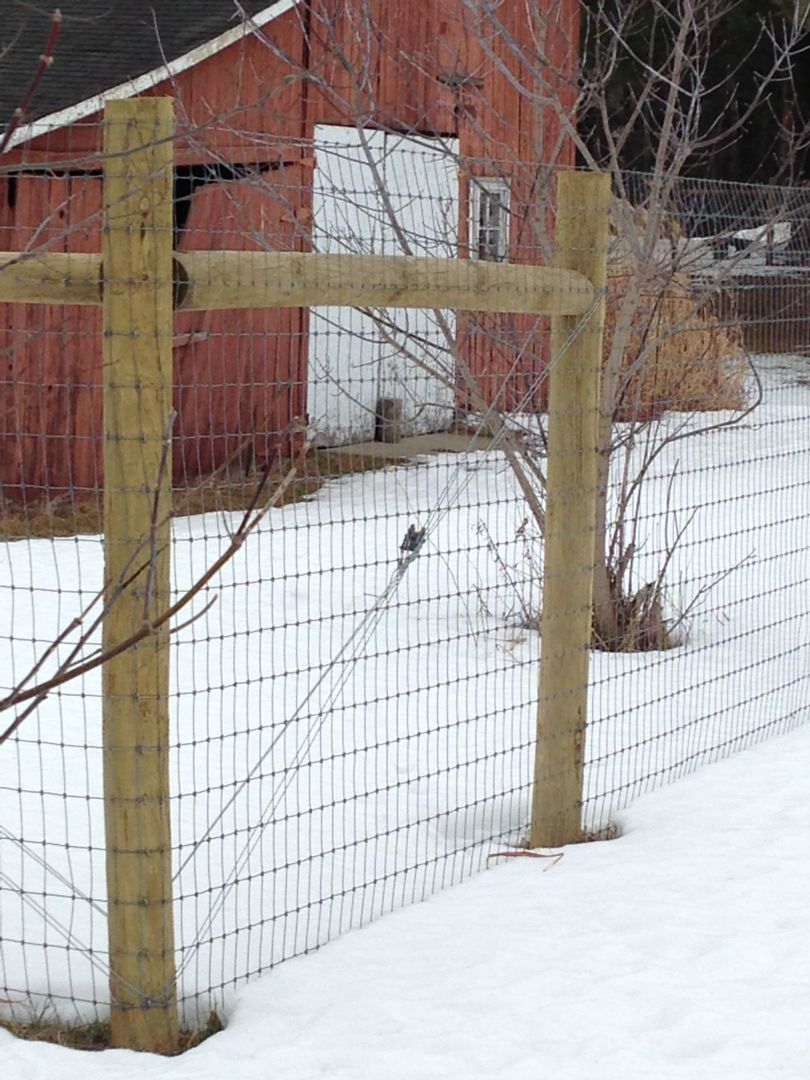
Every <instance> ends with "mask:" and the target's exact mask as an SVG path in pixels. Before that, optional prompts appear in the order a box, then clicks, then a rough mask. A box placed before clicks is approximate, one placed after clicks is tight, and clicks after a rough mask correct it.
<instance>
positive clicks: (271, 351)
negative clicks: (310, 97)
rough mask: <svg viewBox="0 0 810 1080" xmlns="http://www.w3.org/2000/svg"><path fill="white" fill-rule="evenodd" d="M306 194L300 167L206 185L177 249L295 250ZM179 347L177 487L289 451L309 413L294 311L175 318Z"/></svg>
mask: <svg viewBox="0 0 810 1080" xmlns="http://www.w3.org/2000/svg"><path fill="white" fill-rule="evenodd" d="M308 187H309V184H308V183H307V182H306V180H305V167H304V166H302V165H300V164H292V165H286V166H282V167H280V168H278V169H274V170H272V171H271V172H268V173H264V174H257V175H256V176H255V177H254V178H252V179H247V180H242V181H232V182H230V183H217V184H212V185H210V186H206V187H202V188H200V189H199V190H198V191H197V192H196V194H195V195H194V196H193V198H192V202H191V211H190V213H189V217H188V221H187V222H186V226H185V228H184V230H183V233H182V235H181V237H180V242H179V250H180V251H181V252H182V251H200V250H201V251H205V250H217V249H219V250H227V249H229V250H232V251H255V250H275V251H290V250H296V249H299V248H300V247H301V244H302V235H303V234H302V226H301V224H300V218H301V211H302V208H303V204H304V199H305V193H306V192H307V190H308ZM175 341H176V342H177V346H176V348H175V354H174V368H175V383H176V393H175V408H176V410H177V416H178V419H177V427H176V436H177V437H176V441H175V453H174V463H175V476H176V478H177V479H178V480H189V479H192V478H196V477H199V476H203V475H206V474H207V473H210V472H212V471H213V470H214V469H216V468H218V467H219V466H220V465H221V464H222V463H223V462H225V461H227V460H228V459H229V458H231V457H232V456H233V455H234V454H237V453H238V455H239V461H238V462H237V464H241V465H242V466H243V467H244V466H247V465H249V464H251V463H253V462H255V461H258V462H259V463H261V462H263V461H265V460H266V459H267V457H268V455H270V454H273V453H274V452H275V451H276V449H278V448H279V446H280V445H281V444H285V443H286V444H287V446H289V443H290V432H289V425H290V421H291V420H292V418H293V417H303V415H304V410H305V402H304V390H305V382H306V368H305V363H304V358H305V357H306V322H305V319H304V312H302V310H301V309H300V308H282V309H276V310H257V311H209V312H202V311H201V312H186V313H184V312H180V313H178V315H177V316H176V317H175ZM281 448H282V449H285V446H284V445H281Z"/></svg>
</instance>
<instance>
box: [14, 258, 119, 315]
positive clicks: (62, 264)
mask: <svg viewBox="0 0 810 1080" xmlns="http://www.w3.org/2000/svg"><path fill="white" fill-rule="evenodd" d="M0 301H2V302H4V303H12V304H79V305H83V306H84V305H89V304H101V256H100V255H83V254H80V253H79V252H64V251H43V252H37V253H35V254H30V253H29V252H20V251H0Z"/></svg>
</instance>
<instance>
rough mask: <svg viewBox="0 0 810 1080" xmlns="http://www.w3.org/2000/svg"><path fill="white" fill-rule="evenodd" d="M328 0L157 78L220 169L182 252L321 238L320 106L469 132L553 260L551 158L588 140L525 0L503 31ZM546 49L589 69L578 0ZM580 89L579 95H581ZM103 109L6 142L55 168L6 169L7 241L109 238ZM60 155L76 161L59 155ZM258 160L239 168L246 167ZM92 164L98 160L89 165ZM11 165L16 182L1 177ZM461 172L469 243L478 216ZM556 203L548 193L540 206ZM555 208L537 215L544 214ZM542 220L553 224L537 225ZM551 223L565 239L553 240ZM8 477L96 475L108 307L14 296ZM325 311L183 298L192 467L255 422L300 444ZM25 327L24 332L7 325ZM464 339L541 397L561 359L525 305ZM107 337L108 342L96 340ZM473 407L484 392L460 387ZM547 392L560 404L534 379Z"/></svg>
mask: <svg viewBox="0 0 810 1080" xmlns="http://www.w3.org/2000/svg"><path fill="white" fill-rule="evenodd" d="M358 4H359V5H360V7H361V8H362V10H360V7H358V6H356V5H355V6H353V5H352V3H349V2H343V0H312V3H311V5H310V6H309V8H308V9H306V10H305V9H304V8H303V7H301V8H299V9H294V10H291V11H289V12H287V13H286V14H285V15H283V16H282V17H280V18H279V19H278V20H276V21H274V22H273V23H271V24H269V25H268V26H267V27H266V28H265V30H264V31H262V32H261V33H260V35H259V36H257V37H248V38H246V39H244V40H243V41H241V42H239V43H236V44H234V45H233V46H231V47H230V48H228V49H227V50H224V51H223V52H222V53H220V54H218V55H217V56H215V57H211V58H209V59H208V60H206V61H204V62H202V63H200V64H199V65H198V66H197V67H195V68H193V69H191V70H189V71H187V72H184V73H182V74H181V75H180V76H178V77H177V78H176V79H174V80H171V81H166V82H164V83H162V84H160V85H159V86H157V87H155V88H154V91H153V93H154V94H167V95H172V96H174V97H175V98H176V99H177V102H178V106H177V115H178V122H179V127H180V131H181V137H180V138H179V140H178V144H177V163H178V166H180V167H187V166H188V167H190V166H200V165H202V164H208V165H211V166H214V167H216V169H218V170H220V171H219V182H218V183H217V184H208V185H204V186H199V187H197V188H196V189H195V190H194V192H193V194H192V195H191V197H190V200H189V213H188V218H187V220H186V222H185V226H184V228H183V230H182V232H181V233H180V236H179V238H178V243H179V246H180V248H181V249H191V248H195V249H198V250H199V249H205V248H212V249H216V248H224V247H230V248H240V247H244V248H250V247H251V246H256V244H257V243H261V244H263V245H266V246H269V247H271V248H279V249H298V250H307V249H308V247H309V245H310V241H311V237H310V220H311V196H312V192H311V171H312V166H313V158H312V138H313V134H314V127H315V124H317V123H324V124H341V123H343V124H348V123H354V120H355V117H360V118H361V119H362V123H363V125H364V126H374V125H378V126H384V127H387V128H393V129H395V130H416V131H419V132H422V133H424V134H431V135H435V134H439V135H448V136H454V137H457V138H458V139H459V143H460V147H461V155H462V176H464V175H465V174H466V175H478V176H488V175H495V176H506V177H508V178H509V179H510V182H511V184H512V217H513V222H512V228H511V235H510V258H511V259H513V260H516V261H530V262H534V261H542V259H543V258H545V256H546V254H547V251H545V250H543V244H542V243H541V242H540V239H539V238H538V233H543V232H544V231H545V233H546V234H548V232H549V228H548V227H549V225H550V223H551V222H552V220H553V214H552V213H551V202H550V198H549V196H548V193H547V191H546V188H548V186H549V172H550V170H549V169H548V168H546V169H538V168H537V161H538V157H540V158H542V159H544V160H545V161H547V162H561V163H563V164H565V163H570V161H571V154H572V146H571V143H570V140H566V139H565V138H564V132H563V128H562V126H561V123H560V119H559V117H558V116H557V115H556V113H555V112H553V111H552V110H545V111H543V112H542V113H541V114H538V113H537V110H536V109H535V106H534V102H533V101H532V100H531V98H530V96H528V95H526V94H525V93H524V94H522V93H521V92H520V89H519V84H520V83H523V84H526V83H527V71H526V70H525V69H524V61H523V59H522V52H521V50H526V49H528V47H529V45H530V43H531V40H532V33H533V32H536V27H533V28H532V27H530V26H529V24H528V23H527V22H526V18H527V15H526V7H525V6H524V5H522V4H519V3H514V4H507V5H501V6H500V7H499V8H498V9H497V11H498V17H499V18H503V19H505V20H506V21H505V23H504V27H503V32H499V33H494V32H493V29H492V27H491V26H490V27H488V28H487V27H481V26H480V25H476V24H475V23H474V22H473V21H472V16H471V14H470V8H471V7H472V5H470V6H469V7H468V5H466V4H465V3H463V0H458V2H456V3H451V2H448V0H415V2H414V3H411V4H409V5H407V6H402V7H399V8H394V7H392V6H391V5H390V4H385V3H384V2H383V0H363V3H362V4H360V0H358ZM549 6H550V8H552V9H553V11H554V12H555V14H554V17H553V19H551V21H550V22H549V24H548V25H547V26H546V27H545V29H544V33H545V34H546V38H545V46H544V47H545V48H546V50H547V52H548V55H549V57H551V58H552V60H553V64H552V67H554V66H555V65H559V67H560V68H561V69H566V70H569V71H570V70H572V68H573V63H574V52H573V51H572V42H574V41H575V40H576V11H577V4H576V3H575V2H574V0H566V2H565V3H563V4H559V5H557V4H555V5H552V4H550V5H549ZM564 96H565V95H564V94H563V97H564ZM99 150H100V118H99V117H98V116H96V117H91V118H90V119H89V120H87V121H85V122H82V123H81V124H77V125H74V126H72V127H70V128H66V129H63V130H62V131H58V132H53V133H51V134H50V135H49V136H47V137H42V138H40V139H38V140H35V141H33V142H32V143H30V144H28V145H27V146H26V147H23V148H21V149H20V150H18V151H15V152H14V153H13V154H12V155H11V156H9V157H8V158H7V161H8V163H9V164H13V162H14V161H15V160H16V161H17V162H18V163H19V164H21V165H26V166H27V167H28V168H29V170H30V169H31V168H32V167H36V166H40V167H43V163H44V161H45V160H47V161H48V162H49V163H50V172H49V173H48V174H47V175H46V174H44V173H43V174H40V175H34V174H32V173H31V172H30V171H29V172H26V173H23V174H21V175H19V177H18V178H17V180H16V202H15V205H14V206H13V207H11V206H10V205H9V200H8V198H7V195H8V191H7V190H6V192H5V194H6V198H4V197H3V194H4V192H3V189H2V187H1V186H0V229H2V241H0V246H2V247H3V248H7V249H10V250H19V249H21V248H24V247H25V246H26V245H29V244H33V245H34V246H39V245H40V244H42V243H44V242H48V243H50V244H56V245H60V246H63V247H64V249H65V250H89V251H98V250H99V249H100V246H101V237H100V231H99V229H100V224H99V216H100V205H101V182H100V176H99V170H100V161H99V158H98V153H99ZM60 161H61V165H60ZM234 165H239V166H243V167H244V168H242V169H241V170H240V171H237V172H233V173H232V175H228V173H227V167H229V166H234ZM88 174H92V175H88ZM3 183H5V184H6V185H8V181H7V180H6V181H3V180H0V185H2V184H3ZM467 198H468V196H467V185H466V184H465V182H464V180H463V179H462V190H461V200H462V210H461V222H460V225H461V230H460V232H461V242H462V254H463V253H464V243H465V237H466V232H467V224H468V222H467V217H468V212H469V211H468V201H467ZM538 206H539V207H540V208H541V209H540V210H539V212H538V210H537V209H536V208H537V207H538ZM535 215H536V216H535ZM538 222H540V223H541V227H540V228H539V229H538V228H537V223H538ZM547 239H548V237H546V240H547ZM0 316H1V317H2V323H0V356H2V361H3V370H4V372H5V374H4V376H3V378H4V381H3V383H2V385H0V444H1V445H2V450H3V458H2V464H1V465H0V470H1V471H0V480H2V484H3V491H4V493H6V494H9V493H12V492H14V491H16V492H17V493H18V494H19V492H20V491H21V490H22V487H21V485H24V487H25V490H26V492H27V493H28V496H29V497H31V496H32V495H33V494H35V493H37V492H38V493H40V494H42V495H46V496H53V495H57V494H59V492H61V491H63V490H66V489H68V488H71V489H76V488H79V489H85V490H87V491H93V490H95V489H96V487H97V484H98V481H99V470H100V456H101V455H100V442H99V436H100V429H101V389H100V337H99V332H100V327H99V317H100V316H99V313H98V312H96V311H92V310H89V309H65V310H63V311H60V310H59V309H55V308H45V307H43V308H37V307H30V306H13V307H9V306H6V308H5V310H4V311H3V312H0ZM307 322H308V315H307V313H306V312H301V311H300V310H294V311H281V312H262V311H257V312H234V311H232V312H222V313H211V314H194V315H192V314H180V315H178V317H177V320H176V327H175V341H176V349H175V361H176V370H177V373H178V376H177V377H178V389H177V399H176V405H177V412H178V422H177V425H178V426H177V433H176V434H177V441H176V464H175V470H176V478H177V479H178V480H179V479H180V478H181V477H183V478H186V479H189V480H191V479H192V478H194V477H197V476H200V475H205V474H206V473H208V472H210V470H211V469H213V468H216V467H217V466H218V465H220V464H221V463H222V462H223V461H224V460H226V459H227V458H228V457H229V456H230V455H231V454H233V452H234V450H235V449H236V448H237V447H238V446H240V445H241V444H242V442H243V441H244V440H245V438H246V436H247V435H248V434H250V433H255V435H256V437H255V439H253V440H251V441H249V444H248V445H247V446H246V447H245V448H244V452H243V454H242V456H241V461H242V464H243V465H244V464H247V463H248V462H250V461H261V460H263V459H265V458H266V457H267V456H268V455H270V454H272V453H275V452H276V450H277V449H279V448H280V447H282V446H283V443H284V440H285V439H286V438H287V433H288V431H289V427H290V424H291V421H292V419H293V417H296V416H302V415H305V413H306V407H307V406H306V400H305V386H306V358H307ZM9 326H13V328H14V329H13V331H10V330H8V329H7V328H8V327H9ZM462 330H463V332H462V345H463V349H464V353H465V355H466V356H467V358H468V361H469V364H470V367H471V369H472V371H473V374H474V375H475V377H476V378H477V380H478V381H479V385H480V389H481V391H482V393H483V395H484V397H485V399H486V400H488V401H491V400H494V399H495V396H496V395H498V394H500V395H501V396H500V397H499V398H498V400H499V403H500V402H502V403H504V404H505V405H506V406H507V407H517V406H518V405H520V404H521V403H523V404H524V405H525V404H526V388H527V387H529V386H531V385H532V384H533V382H535V381H536V375H537V373H538V371H540V370H542V367H543V365H544V363H545V362H546V358H547V337H548V327H547V325H546V324H545V323H544V322H543V321H542V320H536V319H527V318H522V317H508V318H506V317H503V318H501V317H495V316H487V317H483V316H480V317H475V316H472V317H470V318H468V319H466V320H465V322H464V324H463V326H462ZM96 341H97V342H98V343H99V344H98V346H97V347H96V346H95V345H94V344H92V343H93V342H96ZM459 400H460V404H462V405H466V404H469V402H467V401H466V399H465V395H464V393H463V392H461V391H460V395H459ZM533 404H535V405H539V404H542V392H541V395H540V398H538V397H537V394H536V393H535V396H534V399H533Z"/></svg>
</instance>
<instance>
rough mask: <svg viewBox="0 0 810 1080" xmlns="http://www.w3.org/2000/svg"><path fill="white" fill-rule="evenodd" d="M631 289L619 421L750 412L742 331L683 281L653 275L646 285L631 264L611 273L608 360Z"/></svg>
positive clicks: (621, 379) (615, 268)
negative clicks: (721, 317)
mask: <svg viewBox="0 0 810 1080" xmlns="http://www.w3.org/2000/svg"><path fill="white" fill-rule="evenodd" d="M631 289H633V290H634V291H637V292H638V297H637V299H636V300H635V301H634V302H632V305H631V307H630V312H631V314H632V317H631V318H630V319H629V328H628V330H627V332H626V336H625V339H624V348H623V353H622V357H621V362H620V382H619V390H618V394H617V412H616V418H617V419H619V420H650V419H653V418H655V417H657V416H661V415H662V414H663V413H665V412H668V411H675V412H695V411H697V412H706V411H709V410H716V409H735V410H736V409H741V408H743V407H744V406H745V403H746V396H747V390H746V385H747V376H748V374H749V368H748V362H747V359H746V355H745V350H744V347H743V340H742V334H741V332H740V328H739V326H738V325H734V324H731V325H729V324H724V323H722V322H721V321H720V320H719V319H718V318H717V316H716V315H715V314H714V313H713V312H712V311H711V310H709V309H708V305H706V304H705V302H700V301H696V300H695V298H694V296H693V295H692V294H691V292H690V289H689V283H688V281H687V280H684V279H683V278H679V277H677V276H671V275H662V274H659V275H657V276H656V275H654V274H653V275H651V276H649V277H648V278H647V280H645V282H644V283H643V285H641V286H639V285H638V278H637V276H636V275H635V274H634V273H633V272H632V271H631V270H629V269H628V268H627V266H626V265H618V266H613V267H611V268H610V270H609V273H608V293H607V308H606V316H605V345H604V357H605V362H607V361H608V358H609V357H610V355H611V351H612V349H613V343H614V339H615V336H616V332H617V323H618V321H619V319H620V318H622V311H623V309H624V308H625V304H626V298H627V295H628V291H629V290H631ZM624 317H626V311H625V316H624ZM617 347H618V345H617Z"/></svg>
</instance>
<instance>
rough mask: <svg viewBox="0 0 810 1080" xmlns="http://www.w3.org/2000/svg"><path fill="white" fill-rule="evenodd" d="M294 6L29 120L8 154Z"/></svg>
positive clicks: (290, 0) (281, 4) (267, 12)
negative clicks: (72, 103)
mask: <svg viewBox="0 0 810 1080" xmlns="http://www.w3.org/2000/svg"><path fill="white" fill-rule="evenodd" d="M296 3H297V0H276V2H275V3H274V4H270V5H269V6H268V7H266V8H262V10H261V11H258V12H257V13H256V14H255V15H252V16H250V17H249V18H246V19H243V20H242V21H241V22H240V23H239V25H238V26H232V27H231V29H230V30H226V31H225V32H224V33H222V34H219V35H218V36H217V37H215V38H211V40H210V41H206V42H203V44H202V45H198V46H197V47H196V48H195V49H191V51H190V52H187V53H184V54H183V55H182V56H178V57H177V58H176V59H175V60H170V61H169V62H168V63H166V64H161V65H160V67H156V68H153V69H152V70H151V71H146V72H144V74H143V75H138V76H137V77H136V78H134V79H128V80H127V81H126V82H122V83H118V85H117V86H111V87H110V88H109V90H103V91H102V92H101V93H100V94H94V95H93V96H92V97H89V98H85V99H84V101H79V102H77V103H76V104H75V105H68V106H67V107H66V108H64V109H59V110H58V111H57V112H53V113H49V114H48V115H47V116H41V117H40V118H39V119H38V120H32V121H31V123H30V124H23V125H22V126H21V127H19V128H18V129H17V131H15V132H14V135H13V136H12V139H11V142H10V143H9V145H8V147H7V149H8V150H11V149H12V148H13V147H15V146H20V144H22V143H26V142H29V141H30V140H31V139H36V138H39V137H40V136H42V135H48V134H49V133H50V132H51V131H57V130H58V129H59V128H63V127H68V126H69V125H70V124H75V123H76V122H77V121H78V120H84V119H85V118H86V117H88V116H92V115H93V113H97V112H98V111H99V110H100V109H102V108H103V107H104V102H105V101H113V100H116V99H119V98H129V97H135V96H136V95H137V94H142V93H143V92H144V90H151V89H152V87H153V86H157V85H158V83H161V82H163V81H164V79H171V78H174V76H175V75H179V74H180V73H181V72H183V71H187V70H188V69H189V68H192V67H194V66H195V64H200V63H202V61H203V60H207V59H208V57H209V56H215V55H216V54H217V53H218V52H222V50H223V49H227V47H228V46H229V45H233V44H234V42H236V41H241V40H242V38H245V37H247V36H248V34H250V33H252V31H253V30H254V28H255V27H263V26H266V25H267V24H268V23H270V22H272V21H273V20H274V19H277V18H278V17H279V16H280V15H284V14H286V12H288V11H289V10H290V8H292V7H295V4H296Z"/></svg>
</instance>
